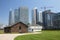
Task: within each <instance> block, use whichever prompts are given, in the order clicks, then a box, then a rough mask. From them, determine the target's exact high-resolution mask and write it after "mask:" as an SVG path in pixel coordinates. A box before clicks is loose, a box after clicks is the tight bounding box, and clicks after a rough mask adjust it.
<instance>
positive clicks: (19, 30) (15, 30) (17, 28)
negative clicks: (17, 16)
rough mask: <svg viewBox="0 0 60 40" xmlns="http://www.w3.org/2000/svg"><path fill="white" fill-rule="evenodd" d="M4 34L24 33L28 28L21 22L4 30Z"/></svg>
mask: <svg viewBox="0 0 60 40" xmlns="http://www.w3.org/2000/svg"><path fill="white" fill-rule="evenodd" d="M4 32H5V33H26V32H28V26H27V25H26V24H24V23H22V22H18V23H16V24H14V25H11V26H8V27H5V28H4Z"/></svg>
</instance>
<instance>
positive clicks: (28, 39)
mask: <svg viewBox="0 0 60 40" xmlns="http://www.w3.org/2000/svg"><path fill="white" fill-rule="evenodd" d="M14 40H60V31H59V30H56V31H42V33H41V34H32V35H24V36H18V37H16V38H15V39H14Z"/></svg>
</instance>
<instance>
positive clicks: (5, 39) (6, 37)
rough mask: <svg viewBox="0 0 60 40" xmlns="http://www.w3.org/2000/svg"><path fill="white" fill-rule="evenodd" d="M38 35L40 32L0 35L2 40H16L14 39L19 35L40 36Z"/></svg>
mask: <svg viewBox="0 0 60 40" xmlns="http://www.w3.org/2000/svg"><path fill="white" fill-rule="evenodd" d="M38 33H40V32H34V33H23V34H0V40H14V38H15V37H17V36H19V35H29V34H38Z"/></svg>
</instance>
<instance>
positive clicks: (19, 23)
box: [7, 22, 28, 27]
mask: <svg viewBox="0 0 60 40" xmlns="http://www.w3.org/2000/svg"><path fill="white" fill-rule="evenodd" d="M20 23H21V24H24V23H22V22H18V23H15V24H13V25H11V26H7V27H12V26H14V25H17V24H20ZM24 25H25V26H26V27H28V25H26V24H24Z"/></svg>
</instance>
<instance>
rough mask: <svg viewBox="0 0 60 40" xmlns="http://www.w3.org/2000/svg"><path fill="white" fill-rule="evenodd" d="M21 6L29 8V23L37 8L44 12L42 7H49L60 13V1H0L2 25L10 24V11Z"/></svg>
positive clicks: (0, 21)
mask: <svg viewBox="0 0 60 40" xmlns="http://www.w3.org/2000/svg"><path fill="white" fill-rule="evenodd" d="M20 6H26V7H28V8H29V21H30V22H31V13H32V9H33V8H34V7H37V9H38V11H43V10H44V9H41V7H47V8H46V9H51V11H52V12H60V0H0V23H2V24H5V25H6V24H8V22H9V11H10V9H12V10H14V9H16V8H19V7H20Z"/></svg>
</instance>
